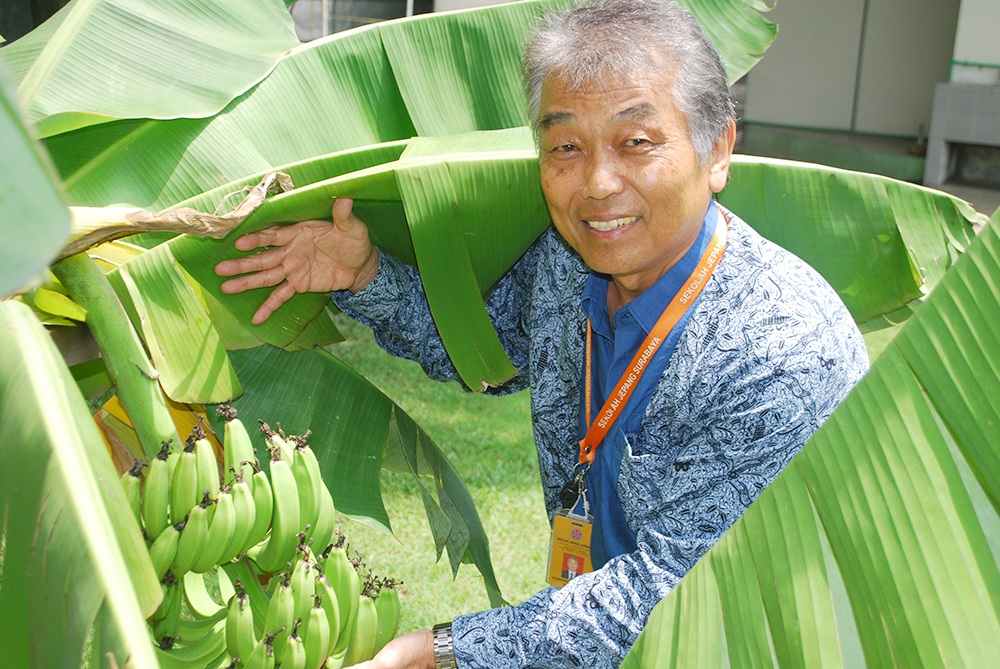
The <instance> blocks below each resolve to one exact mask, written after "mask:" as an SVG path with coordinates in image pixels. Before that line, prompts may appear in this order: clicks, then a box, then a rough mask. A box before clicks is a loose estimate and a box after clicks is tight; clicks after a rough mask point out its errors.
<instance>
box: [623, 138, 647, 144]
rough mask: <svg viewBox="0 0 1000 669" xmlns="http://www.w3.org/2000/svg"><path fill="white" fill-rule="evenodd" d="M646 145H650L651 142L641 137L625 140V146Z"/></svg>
mask: <svg viewBox="0 0 1000 669" xmlns="http://www.w3.org/2000/svg"><path fill="white" fill-rule="evenodd" d="M644 144H649V140H648V139H642V138H640V137H636V138H633V139H626V140H625V146H642V145H644Z"/></svg>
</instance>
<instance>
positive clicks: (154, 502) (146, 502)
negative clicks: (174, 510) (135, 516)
mask: <svg viewBox="0 0 1000 669" xmlns="http://www.w3.org/2000/svg"><path fill="white" fill-rule="evenodd" d="M169 457H170V442H169V441H165V442H163V448H161V449H160V452H159V453H157V454H156V457H155V458H153V461H152V462H151V463H150V464H149V471H147V472H146V489H145V491H144V492H143V495H142V524H143V526H144V527H145V530H146V536H147V537H148V538H150V539H155V538H157V537H159V536H160V533H162V532H163V530H164V529H165V528H166V527H167V525H169V524H170V516H169V514H168V507H169V506H170V492H171V490H170V487H171V486H170V464H169V462H168V458H169Z"/></svg>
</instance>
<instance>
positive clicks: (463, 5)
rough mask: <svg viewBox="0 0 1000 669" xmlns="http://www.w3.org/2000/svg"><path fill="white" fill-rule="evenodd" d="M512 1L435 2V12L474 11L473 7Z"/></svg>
mask: <svg viewBox="0 0 1000 669" xmlns="http://www.w3.org/2000/svg"><path fill="white" fill-rule="evenodd" d="M510 1H511V0H434V11H435V12H450V11H451V10H453V9H472V8H473V7H489V6H491V5H503V4H505V3H507V2H510Z"/></svg>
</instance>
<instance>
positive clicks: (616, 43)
mask: <svg viewBox="0 0 1000 669" xmlns="http://www.w3.org/2000/svg"><path fill="white" fill-rule="evenodd" d="M662 62H666V63H670V64H671V65H672V66H673V69H674V71H673V98H674V104H675V105H676V106H677V109H678V110H679V111H680V112H681V113H682V114H684V116H685V117H686V118H687V121H688V128H689V129H690V134H691V143H692V144H693V145H694V150H695V153H696V155H697V156H698V159H699V160H700V161H701V162H702V164H705V163H707V162H708V159H709V157H710V156H711V154H712V148H713V147H714V146H715V142H716V141H717V140H718V139H719V137H720V136H721V134H722V132H723V131H724V130H725V129H726V128H727V127H728V126H729V123H730V121H734V120H735V119H736V111H735V108H734V106H733V101H732V98H731V97H730V95H729V85H728V83H727V80H726V71H725V68H724V67H723V65H722V60H721V59H720V57H719V52H718V50H717V49H716V48H715V46H714V45H713V44H712V42H711V41H709V39H708V37H707V36H706V35H705V33H704V31H703V30H702V29H701V26H699V25H698V22H697V21H695V19H694V17H692V16H691V14H690V13H689V12H688V11H687V10H686V9H683V8H682V7H680V6H678V5H677V4H675V3H673V2H668V1H667V0H588V1H587V2H586V3H585V4H582V5H578V6H575V7H573V8H571V9H569V10H566V11H564V12H560V13H547V14H546V15H545V16H544V17H543V18H542V24H541V25H540V26H539V27H538V28H536V29H535V30H534V31H533V32H532V34H531V35H530V36H529V40H528V44H527V45H526V47H525V49H524V59H523V61H522V63H521V70H522V74H523V76H524V90H525V94H526V96H527V99H528V118H529V120H530V122H531V126H532V130H533V131H534V133H535V138H536V140H538V139H539V138H540V128H539V115H540V113H541V103H542V85H543V84H544V83H545V79H546V78H547V77H548V76H549V75H550V74H555V75H556V76H559V77H562V78H564V79H565V80H566V82H567V85H568V86H569V87H570V88H576V87H580V86H583V85H586V84H594V83H595V82H608V80H609V79H610V80H612V81H622V80H626V79H627V78H629V77H630V76H631V75H634V74H635V73H636V72H640V71H657V70H658V69H660V68H661V67H662V66H661V65H660V63H662Z"/></svg>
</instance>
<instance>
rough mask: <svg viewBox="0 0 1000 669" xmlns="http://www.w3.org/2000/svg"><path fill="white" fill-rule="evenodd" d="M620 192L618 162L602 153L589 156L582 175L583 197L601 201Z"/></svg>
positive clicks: (620, 180) (620, 182) (620, 183)
mask: <svg viewBox="0 0 1000 669" xmlns="http://www.w3.org/2000/svg"><path fill="white" fill-rule="evenodd" d="M621 190H622V178H621V174H620V170H619V165H618V161H617V160H615V158H614V156H611V155H608V154H607V153H606V152H603V151H599V152H595V153H593V154H591V155H590V156H589V157H588V160H587V164H586V169H585V174H584V185H583V195H584V197H587V198H590V199H594V200H603V199H605V198H606V197H608V196H610V195H614V194H615V193H620V192H621Z"/></svg>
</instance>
